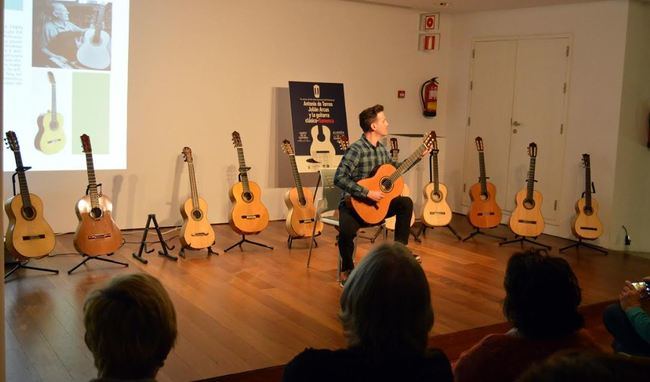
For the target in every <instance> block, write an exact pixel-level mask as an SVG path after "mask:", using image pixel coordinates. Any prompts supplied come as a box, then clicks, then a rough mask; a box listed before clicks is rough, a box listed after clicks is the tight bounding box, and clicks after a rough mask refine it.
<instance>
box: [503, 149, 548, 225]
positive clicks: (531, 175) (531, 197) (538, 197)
mask: <svg viewBox="0 0 650 382" xmlns="http://www.w3.org/2000/svg"><path fill="white" fill-rule="evenodd" d="M528 156H529V157H530V166H529V167H528V179H526V183H527V185H526V188H525V189H523V190H520V191H519V192H517V195H516V196H515V202H516V207H515V209H514V210H513V211H512V215H510V229H511V230H512V232H514V233H515V234H517V235H518V236H522V237H537V236H539V235H541V234H542V232H544V218H543V217H542V199H543V198H542V194H541V193H540V192H539V191H537V190H535V160H536V159H537V145H536V144H535V142H532V143H531V144H529V145H528Z"/></svg>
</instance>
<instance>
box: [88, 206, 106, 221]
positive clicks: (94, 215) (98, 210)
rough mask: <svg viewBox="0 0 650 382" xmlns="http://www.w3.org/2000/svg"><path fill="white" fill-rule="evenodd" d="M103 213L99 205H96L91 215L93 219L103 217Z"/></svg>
mask: <svg viewBox="0 0 650 382" xmlns="http://www.w3.org/2000/svg"><path fill="white" fill-rule="evenodd" d="M102 215H103V211H102V209H101V208H99V207H95V208H93V209H91V210H90V217H92V218H93V219H99V218H101V217H102Z"/></svg>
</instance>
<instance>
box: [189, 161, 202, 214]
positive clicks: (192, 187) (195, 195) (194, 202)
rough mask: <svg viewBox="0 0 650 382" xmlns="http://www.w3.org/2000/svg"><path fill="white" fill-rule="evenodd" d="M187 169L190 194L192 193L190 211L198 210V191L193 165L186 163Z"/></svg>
mask: <svg viewBox="0 0 650 382" xmlns="http://www.w3.org/2000/svg"><path fill="white" fill-rule="evenodd" d="M187 168H188V170H189V173H190V192H191V193H192V209H197V208H199V191H198V188H197V187H196V175H195V173H194V163H193V162H187Z"/></svg>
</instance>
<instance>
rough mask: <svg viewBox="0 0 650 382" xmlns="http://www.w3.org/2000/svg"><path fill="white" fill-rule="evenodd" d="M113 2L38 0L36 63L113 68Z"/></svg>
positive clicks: (34, 39)
mask: <svg viewBox="0 0 650 382" xmlns="http://www.w3.org/2000/svg"><path fill="white" fill-rule="evenodd" d="M112 19H113V18H112V3H111V2H108V1H97V0H74V1H62V0H60V1H51V0H35V1H34V7H33V31H32V65H33V66H34V67H46V68H64V69H90V70H110V69H111V36H112Z"/></svg>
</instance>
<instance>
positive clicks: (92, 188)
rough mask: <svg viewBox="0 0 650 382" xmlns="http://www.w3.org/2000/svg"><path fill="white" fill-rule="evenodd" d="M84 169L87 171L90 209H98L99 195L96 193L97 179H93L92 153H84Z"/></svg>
mask: <svg viewBox="0 0 650 382" xmlns="http://www.w3.org/2000/svg"><path fill="white" fill-rule="evenodd" d="M86 168H87V169H88V194H89V195H90V205H91V206H92V208H99V193H98V192H97V179H96V178H95V165H94V163H93V153H92V152H87V153H86Z"/></svg>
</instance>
